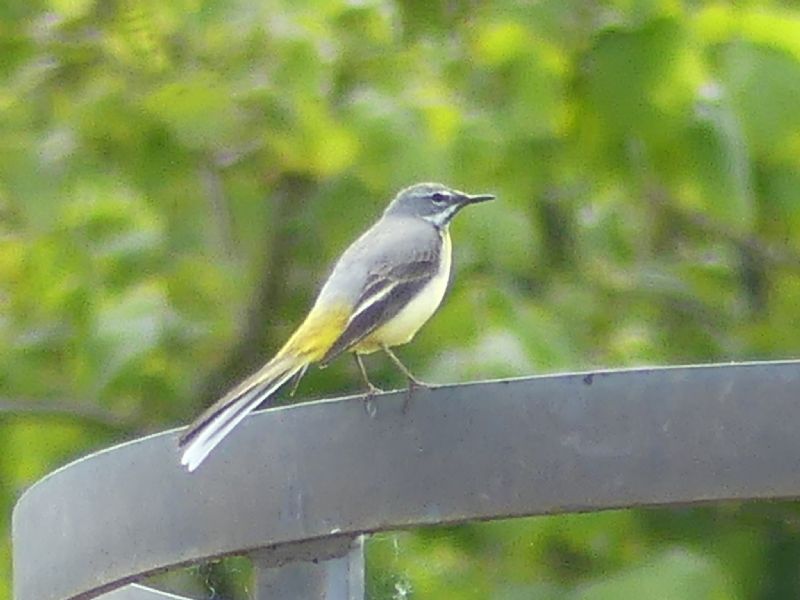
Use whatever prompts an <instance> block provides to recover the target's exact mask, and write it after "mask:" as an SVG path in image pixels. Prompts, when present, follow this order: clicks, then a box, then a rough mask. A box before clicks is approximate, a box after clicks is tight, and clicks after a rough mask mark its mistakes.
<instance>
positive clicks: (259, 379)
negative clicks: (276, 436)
mask: <svg viewBox="0 0 800 600" xmlns="http://www.w3.org/2000/svg"><path fill="white" fill-rule="evenodd" d="M308 364H309V361H308V359H307V358H303V357H298V356H280V355H279V356H276V357H275V358H274V359H272V360H271V361H269V362H268V363H267V364H266V365H264V366H263V367H262V368H261V370H259V371H258V372H256V373H254V374H253V375H251V376H250V377H248V378H247V379H246V380H245V381H243V382H242V383H240V384H239V385H238V386H236V387H235V388H233V389H232V390H231V391H230V392H228V393H227V394H225V396H223V397H222V398H220V399H219V400H218V401H217V402H216V403H214V404H213V405H212V406H210V407H209V408H208V409H207V410H206V411H205V412H204V413H203V414H201V415H200V416H199V417H198V418H197V420H195V422H194V423H192V425H191V426H190V427H189V429H187V430H186V432H185V433H184V434H183V435H182V436H181V439H180V442H179V446H180V448H182V449H183V455H182V456H181V464H182V465H184V466H185V467H186V468H187V469H188V470H189V471H194V470H195V469H196V468H197V467H198V466H199V465H200V463H201V462H203V461H204V460H205V458H206V457H207V456H208V455H209V453H210V452H211V451H212V450H213V449H214V448H215V447H216V446H217V444H219V443H220V442H221V441H222V440H223V438H224V437H225V436H226V435H228V434H229V433H230V432H231V430H233V428H234V427H236V426H237V425H238V424H239V423H240V422H241V420H242V419H244V418H245V417H246V416H247V415H248V414H249V413H250V412H251V411H253V410H255V409H256V408H257V407H258V405H259V404H261V403H262V402H263V401H264V400H266V399H267V398H269V397H270V396H271V395H272V394H274V393H275V392H276V391H277V390H278V388H280V387H281V386H282V385H283V384H284V383H286V382H287V381H289V379H291V378H292V377H293V376H294V375H297V374H298V373H299V374H300V375H301V376H302V371H305V369H306V368H307V367H308Z"/></svg>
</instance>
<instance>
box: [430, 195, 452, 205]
mask: <svg viewBox="0 0 800 600" xmlns="http://www.w3.org/2000/svg"><path fill="white" fill-rule="evenodd" d="M448 199H449V197H448V196H447V194H443V193H442V192H435V193H433V194H432V195H431V200H432V201H433V203H434V204H444V203H446V202H447V200H448Z"/></svg>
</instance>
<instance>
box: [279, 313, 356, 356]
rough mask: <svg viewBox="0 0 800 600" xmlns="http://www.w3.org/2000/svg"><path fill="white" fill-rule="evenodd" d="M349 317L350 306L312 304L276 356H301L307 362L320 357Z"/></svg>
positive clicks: (342, 329)
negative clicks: (306, 314) (309, 310)
mask: <svg viewBox="0 0 800 600" xmlns="http://www.w3.org/2000/svg"><path fill="white" fill-rule="evenodd" d="M349 317H350V308H349V307H348V306H346V305H341V306H325V307H324V308H323V307H320V306H314V308H312V309H311V312H310V313H308V316H307V317H306V319H305V321H303V323H302V325H300V327H298V328H297V330H296V331H295V332H294V333H293V334H292V337H290V338H289V341H288V342H286V344H284V346H283V348H281V350H280V352H278V354H277V356H276V358H278V357H283V356H302V357H303V358H305V359H306V360H307V361H308V362H315V361H317V360H319V359H321V358H322V357H323V356H325V353H326V352H327V351H328V350H329V349H330V347H331V346H333V343H334V342H335V341H336V340H337V339H338V338H339V336H340V335H341V334H342V331H344V328H345V325H347V320H348V318H349Z"/></svg>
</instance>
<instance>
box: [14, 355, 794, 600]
mask: <svg viewBox="0 0 800 600" xmlns="http://www.w3.org/2000/svg"><path fill="white" fill-rule="evenodd" d="M799 388H800V362H775V363H751V364H739V365H719V366H703V367H677V368H662V369H640V370H629V371H607V372H597V373H581V374H573V375H558V376H549V377H534V378H526V379H516V380H510V381H492V382H484V383H474V384H468V385H459V386H446V387H440V388H435V389H430V390H420V391H419V392H417V393H415V396H414V398H413V400H412V402H411V405H410V407H409V409H408V411H407V413H405V414H404V413H403V405H404V400H405V395H404V394H403V393H394V394H388V395H386V396H382V397H380V398H376V399H375V404H376V407H377V412H376V414H375V415H374V416H370V414H368V412H367V411H365V409H364V402H363V399H362V398H361V397H352V398H347V399H343V400H337V401H322V402H314V403H308V404H302V405H297V406H292V407H287V408H280V409H274V410H269V411H265V412H261V413H259V414H256V415H254V416H253V417H251V418H249V419H247V420H246V422H245V423H243V425H242V427H241V428H240V429H239V430H237V431H236V433H235V434H234V435H232V436H231V437H230V439H228V440H226V442H225V443H224V444H223V445H222V446H221V447H220V448H219V449H218V451H217V452H215V453H214V454H213V455H212V456H211V457H210V458H209V460H208V461H207V463H206V464H204V465H203V466H202V467H201V468H200V469H199V470H198V471H197V472H196V473H193V474H189V473H186V472H185V471H183V470H182V469H181V468H180V465H179V463H178V454H177V451H176V440H177V432H176V431H170V432H166V433H162V434H158V435H154V436H151V437H148V438H145V439H141V440H138V441H135V442H132V443H128V444H123V445H121V446H118V447H116V448H112V449H109V450H105V451H103V452H99V453H97V454H94V455H92V456H88V457H86V458H84V459H82V460H79V461H77V462H75V463H72V464H71V465H69V466H67V467H65V468H63V469H60V470H58V471H56V472H54V473H52V474H51V475H49V476H48V477H46V478H44V479H43V480H42V481H40V482H39V483H37V484H36V485H34V486H33V487H32V488H31V489H30V490H28V492H27V493H26V494H25V495H24V496H23V497H22V499H21V500H20V501H19V503H18V505H17V507H16V510H15V512H14V518H13V535H14V552H15V562H14V574H15V578H14V580H15V593H16V596H15V597H16V600H66V599H76V598H90V597H94V596H96V595H98V594H99V593H100V592H103V591H108V590H109V589H112V588H114V587H118V586H120V585H122V584H124V583H127V582H130V581H131V580H134V579H136V578H137V577H140V576H142V575H143V574H146V573H150V572H153V571H157V570H160V569H164V568H168V567H170V566H175V565H179V564H186V563H191V562H195V561H201V560H203V559H206V558H209V557H213V556H221V555H226V554H241V553H245V552H249V551H252V550H254V549H257V548H264V547H271V546H277V548H276V549H275V551H274V554H275V556H283V558H282V559H281V560H291V559H292V558H293V556H292V548H293V547H294V546H290V545H287V544H291V543H294V542H299V541H303V540H323V539H325V538H333V540H332V541H331V544H332V550H331V555H335V552H336V548H337V547H338V546H341V544H342V542H341V538H342V537H345V538H349V537H352V536H354V535H356V534H359V533H362V532H374V531H382V530H391V529H399V528H407V527H413V526H418V525H426V524H439V523H456V522H461V521H467V520H474V519H494V518H501V517H512V516H520V515H534V514H546V513H556V512H564V511H587V510H600V509H607V508H612V507H627V506H639V505H661V504H670V503H680V504H685V503H690V502H701V501H702V502H705V501H710V500H725V499H746V498H782V497H795V496H800V444H798V441H797V424H798V423H800V399H799V398H798V389H799ZM321 543H323V542H321ZM283 545H285V546H283ZM282 546H283V547H282ZM304 546H306V545H304V544H299V545H297V546H296V547H298V548H302V547H304ZM323 546H324V543H323ZM318 551H322V552H323V553H324V549H323V550H319V549H318ZM300 558H302V556H300Z"/></svg>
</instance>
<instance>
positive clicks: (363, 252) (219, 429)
mask: <svg viewBox="0 0 800 600" xmlns="http://www.w3.org/2000/svg"><path fill="white" fill-rule="evenodd" d="M493 198H494V196H492V195H490V194H480V195H475V196H471V195H469V194H465V193H464V192H459V191H457V190H452V189H449V188H447V187H445V186H443V185H441V184H439V183H419V184H417V185H413V186H411V187H409V188H406V189H404V190H402V191H401V192H400V193H399V194H397V196H396V197H395V198H394V199H393V200H392V201H391V202H390V203H389V206H388V207H387V208H386V210H385V211H384V213H383V216H381V218H380V219H378V222H377V223H375V224H374V225H373V226H372V227H370V228H369V229H368V230H367V231H366V232H365V233H364V234H363V235H362V236H361V237H360V238H358V239H357V240H356V241H355V242H353V244H352V245H351V246H350V247H349V248H348V249H347V250H346V251H345V252H344V254H342V256H341V258H340V259H339V262H337V263H336V266H335V267H334V268H333V271H332V272H331V274H330V277H328V280H327V281H326V282H325V285H324V286H322V290H320V293H319V296H318V297H317V301H316V302H315V303H314V306H313V307H312V309H311V311H310V312H309V313H308V316H307V317H306V319H305V320H304V321H303V323H302V324H301V325H300V327H298V328H297V330H296V331H295V332H294V334H293V335H292V336H291V337H290V338H289V341H288V342H286V344H285V345H284V346H283V348H281V349H280V351H279V352H278V353H277V354H276V355H275V357H274V358H273V359H272V360H270V361H269V362H268V363H267V364H266V365H264V366H263V367H262V368H261V369H260V370H259V371H257V372H256V373H254V374H253V375H251V376H250V377H248V378H247V379H245V380H244V381H243V382H241V383H240V384H239V385H237V386H236V387H234V388H233V389H232V390H230V391H229V392H228V393H227V394H225V396H223V397H222V398H221V399H220V400H218V401H217V402H216V404H214V405H212V406H211V407H210V408H208V409H207V410H206V411H205V412H204V413H203V414H201V415H200V417H198V419H197V420H196V421H195V422H194V423H193V424H192V425H191V426H190V427H189V429H188V430H187V431H186V433H184V434H183V436H182V437H181V439H180V447H181V449H182V451H183V455H182V457H181V463H182V464H183V465H185V466H186V468H187V469H188V470H189V471H194V470H195V469H196V468H197V467H198V465H200V463H201V462H203V460H205V458H206V457H207V456H208V454H209V452H211V451H212V450H213V449H214V447H215V446H216V445H217V444H219V443H220V442H221V441H222V439H223V438H224V437H225V436H226V435H228V434H229V433H230V432H231V430H232V429H233V428H234V427H236V425H237V424H238V423H239V422H240V421H241V420H242V419H244V418H245V416H247V414H248V413H249V412H250V411H252V410H254V409H255V408H256V407H257V406H258V405H259V404H261V403H262V402H263V401H264V400H266V399H267V398H269V397H270V396H271V395H272V394H274V393H275V392H276V391H277V390H278V388H280V387H281V386H282V385H284V384H285V383H286V382H288V381H289V380H290V379H292V378H293V377H294V378H295V380H296V382H299V380H300V378H301V377H302V376H303V374H304V373H305V371H306V369H307V368H308V366H309V365H310V364H312V363H315V362H318V363H320V365H322V366H325V365H326V364H327V363H328V362H330V361H331V360H333V359H334V358H336V357H337V356H338V355H339V354H341V353H342V352H344V351H346V350H349V351H350V352H353V353H354V356H355V359H356V362H357V363H358V368H359V371H360V372H361V376H362V377H363V378H364V381H365V383H366V385H367V389H368V390H369V392H368V393H369V394H373V393H374V392H376V391H378V388H376V387H375V386H373V385H372V383H371V382H370V381H369V378H368V377H367V371H366V369H365V368H364V363H363V362H362V360H361V355H362V354H369V353H371V352H375V351H377V350H383V351H384V352H385V353H386V354H387V355H388V356H389V358H390V359H391V360H392V362H393V363H394V364H395V365H397V367H398V368H399V369H400V370H401V371H402V372H403V374H404V375H405V376H406V377H407V378H408V382H409V387H410V388H411V387H413V386H414V385H421V382H419V381H418V380H417V379H416V378H415V377H414V376H413V375H412V374H411V371H409V370H408V369H407V368H406V367H405V365H403V363H402V362H400V359H399V358H397V356H395V354H394V353H393V352H392V351H391V350H390V347H392V346H397V345H400V344H405V343H406V342H409V341H410V340H411V338H413V337H414V334H416V333H417V331H418V330H419V328H420V327H422V325H423V324H424V323H425V321H427V320H428V319H429V318H430V316H431V315H432V314H433V313H434V311H435V310H436V309H437V308H438V307H439V303H440V302H441V301H442V298H443V297H444V293H445V290H446V289H447V283H448V281H449V279H450V262H451V243H450V233H449V232H448V226H449V224H450V221H451V220H452V219H453V217H454V216H455V215H456V213H457V212H458V211H459V210H461V209H462V208H464V207H465V206H467V205H468V204H474V203H476V202H483V201H485V200H492V199H493Z"/></svg>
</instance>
